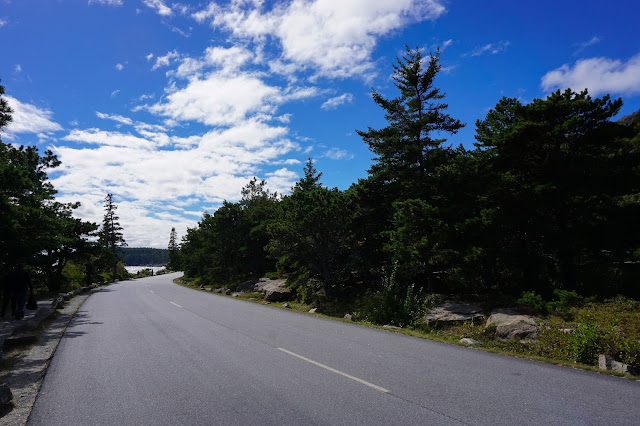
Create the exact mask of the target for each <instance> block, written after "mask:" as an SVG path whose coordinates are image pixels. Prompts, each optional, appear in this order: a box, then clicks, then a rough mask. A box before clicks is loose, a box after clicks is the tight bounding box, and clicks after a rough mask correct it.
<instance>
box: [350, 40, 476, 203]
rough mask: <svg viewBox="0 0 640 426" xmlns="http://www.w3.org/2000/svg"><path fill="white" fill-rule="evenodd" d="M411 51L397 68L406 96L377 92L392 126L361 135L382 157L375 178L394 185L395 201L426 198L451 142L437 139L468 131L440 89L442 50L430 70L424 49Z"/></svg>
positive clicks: (433, 57)
mask: <svg viewBox="0 0 640 426" xmlns="http://www.w3.org/2000/svg"><path fill="white" fill-rule="evenodd" d="M406 51H407V52H406V55H405V56H403V58H402V59H399V58H398V59H397V62H398V64H397V65H394V67H393V68H394V71H395V74H394V76H393V80H394V81H395V86H396V88H397V89H398V90H399V91H400V96H398V97H397V98H394V99H385V98H384V97H383V96H382V95H381V94H380V93H378V92H376V90H375V89H372V97H373V100H374V102H375V103H376V104H378V105H379V106H380V107H381V108H382V109H384V110H385V118H386V120H387V122H388V123H389V124H388V126H387V127H384V128H382V129H380V130H375V129H372V128H369V129H368V130H367V131H366V132H365V131H357V133H358V134H359V135H360V136H361V137H362V139H363V140H364V141H365V142H366V143H367V144H368V145H369V149H371V151H373V153H374V154H376V158H375V164H374V165H373V166H372V167H371V169H370V170H369V174H370V175H371V176H372V177H373V178H374V179H377V180H382V181H383V182H385V183H386V184H388V185H391V188H390V190H391V191H392V194H393V196H394V197H395V200H405V199H409V198H424V197H425V194H426V193H427V192H428V189H429V188H428V183H429V182H428V179H427V178H428V176H429V175H430V174H432V173H433V172H434V169H435V167H436V166H437V165H439V164H441V163H442V162H443V161H444V160H445V159H446V156H447V150H446V149H442V147H441V146H442V144H443V143H444V142H446V139H440V138H437V137H436V135H440V134H441V133H451V134H454V133H456V132H457V131H458V130H460V129H461V128H462V127H464V124H462V123H461V122H460V121H459V120H456V119H453V118H451V116H449V115H448V114H446V113H445V111H446V109H447V108H448V105H447V104H445V103H443V102H441V100H442V99H444V96H445V94H444V93H441V91H440V89H439V88H437V87H435V86H434V79H435V77H436V75H437V74H438V72H439V71H440V69H441V65H440V51H439V50H437V51H436V53H435V55H434V54H432V55H430V56H429V58H428V66H427V68H426V69H425V68H424V62H425V59H426V58H424V57H423V56H422V53H421V52H420V49H418V48H416V49H415V50H410V49H409V47H408V46H407V48H406Z"/></svg>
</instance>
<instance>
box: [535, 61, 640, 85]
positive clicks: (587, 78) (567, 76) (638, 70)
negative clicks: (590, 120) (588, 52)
mask: <svg viewBox="0 0 640 426" xmlns="http://www.w3.org/2000/svg"><path fill="white" fill-rule="evenodd" d="M540 85H541V87H542V90H544V91H551V90H556V89H565V88H571V89H573V90H574V91H581V90H583V89H585V88H586V89H589V92H590V93H591V94H592V95H600V94H605V93H617V94H625V95H634V94H638V93H640V53H639V54H637V55H635V56H633V57H631V58H630V59H629V60H628V61H626V62H624V61H621V60H618V59H610V58H604V57H600V58H588V59H580V60H578V61H576V63H575V64H573V66H570V65H568V64H564V65H562V66H561V67H559V68H557V69H555V70H552V71H549V72H548V73H546V74H545V75H544V76H543V77H542V79H541V83H540Z"/></svg>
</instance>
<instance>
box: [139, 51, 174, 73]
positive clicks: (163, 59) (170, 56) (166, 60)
mask: <svg viewBox="0 0 640 426" xmlns="http://www.w3.org/2000/svg"><path fill="white" fill-rule="evenodd" d="M149 55H151V54H149ZM178 57H180V54H179V53H178V51H177V50H173V51H172V52H167V54H166V55H164V56H158V57H157V58H156V63H155V64H154V65H153V67H151V71H155V70H157V69H158V68H160V67H166V66H169V64H171V61H173V60H174V59H177V58H178ZM148 59H150V58H149V56H147V60H148Z"/></svg>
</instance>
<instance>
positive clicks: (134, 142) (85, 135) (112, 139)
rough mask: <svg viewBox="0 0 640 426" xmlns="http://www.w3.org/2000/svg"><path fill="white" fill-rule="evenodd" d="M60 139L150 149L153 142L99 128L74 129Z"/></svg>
mask: <svg viewBox="0 0 640 426" xmlns="http://www.w3.org/2000/svg"><path fill="white" fill-rule="evenodd" d="M62 140H65V141H70V142H81V143H87V144H96V145H110V146H116V147H126V148H136V149H151V148H152V147H153V144H152V143H151V142H150V141H148V140H146V139H143V138H139V137H137V136H134V135H131V134H124V133H118V132H106V131H103V130H100V129H87V130H78V129H74V130H72V131H71V133H69V134H68V135H67V136H65V137H64V138H62Z"/></svg>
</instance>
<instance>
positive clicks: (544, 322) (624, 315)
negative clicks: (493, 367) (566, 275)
mask: <svg viewBox="0 0 640 426" xmlns="http://www.w3.org/2000/svg"><path fill="white" fill-rule="evenodd" d="M174 282H175V283H176V284H179V285H182V286H184V287H188V288H191V289H194V290H198V291H205V290H200V288H199V286H198V285H191V286H189V285H188V284H187V283H186V282H185V281H183V280H182V279H176V280H174ZM205 288H211V286H205ZM213 294H217V295H221V296H226V297H233V296H232V295H225V294H224V293H213ZM233 298H236V299H240V300H244V301H248V302H253V303H260V304H268V305H269V306H272V307H274V308H281V309H287V310H291V311H294V312H298V313H302V314H307V315H315V316H319V317H323V318H328V319H332V320H338V321H343V322H349V323H352V324H357V325H362V326H366V327H371V328H376V329H381V330H385V331H389V332H394V333H401V334H405V335H408V336H413V337H418V338H422V339H429V340H434V341H439V342H443V343H449V344H455V345H461V346H466V345H462V344H460V343H459V341H460V339H462V338H464V337H468V338H472V339H474V340H477V341H478V342H480V345H478V346H473V347H472V348H470V349H477V350H482V351H486V352H491V353H497V354H503V355H509V356H515V357H519V358H525V359H529V360H533V361H539V362H545V363H550V364H555V365H560V366H564V367H570V368H576V369H581V370H586V371H592V372H598V373H603V374H609V375H614V376H621V377H626V378H628V379H633V380H640V379H639V378H638V377H636V376H632V375H630V374H626V373H618V372H614V371H603V370H600V369H599V368H598V366H597V357H598V354H600V353H606V354H608V355H611V356H613V357H614V358H615V359H616V360H618V361H621V362H624V363H627V364H630V365H634V366H635V367H636V368H637V367H638V366H639V365H640V302H637V301H634V300H630V299H626V298H622V297H618V298H616V299H611V300H607V301H604V302H590V303H587V304H585V305H584V306H579V307H575V306H574V307H567V306H560V307H558V308H557V310H556V311H555V312H551V313H549V314H547V315H545V316H544V317H542V318H541V319H540V333H539V336H538V339H537V340H536V341H534V342H521V341H519V340H516V339H513V340H511V341H507V342H504V341H500V340H497V339H495V338H494V331H495V330H494V329H492V328H490V327H489V328H487V327H485V321H484V320H480V321H479V320H476V321H466V322H462V323H457V324H455V325H452V326H449V327H444V328H443V327H428V326H426V325H425V324H420V325H418V326H416V327H404V328H400V329H389V328H385V327H384V326H382V325H379V324H374V323H371V322H369V321H365V320H362V319H356V320H355V321H350V320H346V319H344V318H343V316H344V314H345V313H347V312H351V313H353V312H352V311H349V310H348V307H346V306H343V307H340V308H336V309H329V308H328V307H323V308H325V310H323V311H322V312H321V313H315V314H310V313H309V310H310V309H311V308H312V307H314V306H312V305H309V304H305V303H301V302H296V301H289V302H266V301H264V300H263V295H262V294H261V293H241V294H239V295H238V296H237V297H233ZM285 303H287V304H288V308H285V307H284V304H285ZM334 308H335V307H334ZM563 330H573V331H572V332H567V333H565V332H564V331H563Z"/></svg>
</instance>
